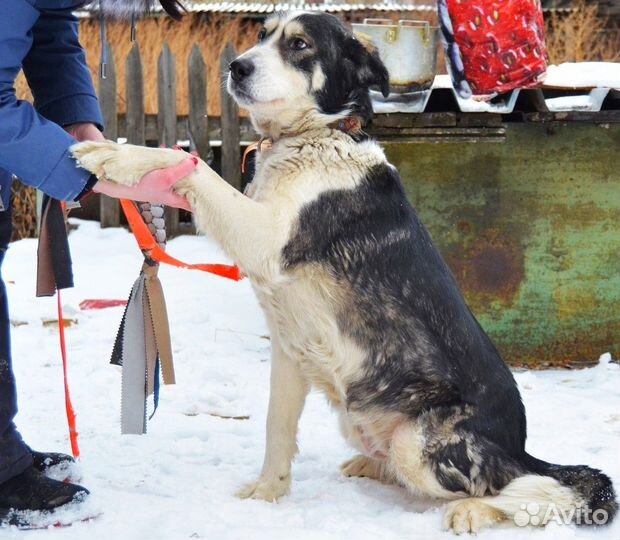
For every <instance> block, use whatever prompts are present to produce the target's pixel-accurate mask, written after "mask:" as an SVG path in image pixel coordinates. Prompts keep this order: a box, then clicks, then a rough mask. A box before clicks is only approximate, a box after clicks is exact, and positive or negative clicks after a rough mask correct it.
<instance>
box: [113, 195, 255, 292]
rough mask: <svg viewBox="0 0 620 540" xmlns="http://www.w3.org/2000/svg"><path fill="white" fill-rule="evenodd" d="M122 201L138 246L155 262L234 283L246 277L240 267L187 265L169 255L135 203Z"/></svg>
mask: <svg viewBox="0 0 620 540" xmlns="http://www.w3.org/2000/svg"><path fill="white" fill-rule="evenodd" d="M120 201H121V207H122V208H123V212H124V213H125V216H126V217H127V222H128V223H129V226H130V227H131V230H132V232H133V235H134V236H135V237H136V240H137V242H138V246H140V249H141V250H142V251H146V252H147V253H148V255H149V256H150V257H151V258H152V259H153V260H155V261H157V262H160V263H164V264H170V265H172V266H176V267H177V268H187V269H188V270H202V271H203V272H209V273H210V274H215V275H216V276H221V277H225V278H228V279H232V280H234V281H239V280H241V279H243V277H244V276H243V274H242V273H241V270H239V267H238V266H233V265H229V264H202V263H199V264H187V263H185V262H183V261H180V260H178V259H175V258H174V257H172V256H171V255H168V253H166V252H165V251H164V250H163V249H162V248H160V247H159V246H158V245H157V242H156V241H155V238H153V235H152V234H151V231H149V229H148V227H147V225H146V223H144V220H143V219H142V216H141V215H140V212H139V211H138V209H137V208H136V205H135V204H134V203H133V201H130V200H127V199H121V200H120Z"/></svg>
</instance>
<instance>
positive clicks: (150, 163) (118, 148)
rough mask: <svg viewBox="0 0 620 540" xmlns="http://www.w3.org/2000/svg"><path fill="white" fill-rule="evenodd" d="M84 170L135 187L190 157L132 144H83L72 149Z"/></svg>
mask: <svg viewBox="0 0 620 540" xmlns="http://www.w3.org/2000/svg"><path fill="white" fill-rule="evenodd" d="M70 151H71V153H72V154H73V157H74V158H75V159H76V160H77V162H78V164H79V166H80V167H82V168H83V169H86V170H87V171H89V172H91V173H93V174H94V175H95V176H96V177H97V178H99V179H105V180H110V181H111V182H115V183H116V184H123V185H126V186H133V185H135V184H137V183H138V182H139V181H140V179H141V178H142V177H143V176H144V175H145V174H146V173H148V172H150V171H153V170H155V169H165V168H168V167H174V166H175V165H178V164H179V163H180V162H181V161H183V160H184V159H187V158H188V157H189V156H188V154H186V153H185V152H179V151H178V150H170V149H167V148H146V147H143V146H134V145H132V144H116V143H114V142H111V141H107V142H81V143H78V144H74V145H73V146H72V147H71V148H70Z"/></svg>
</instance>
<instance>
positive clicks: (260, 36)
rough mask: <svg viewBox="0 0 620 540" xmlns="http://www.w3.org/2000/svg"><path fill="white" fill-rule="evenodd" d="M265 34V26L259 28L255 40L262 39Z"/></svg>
mask: <svg viewBox="0 0 620 540" xmlns="http://www.w3.org/2000/svg"><path fill="white" fill-rule="evenodd" d="M266 35H267V29H266V28H261V29H260V32H259V33H258V37H257V40H258V41H263V39H265V36H266Z"/></svg>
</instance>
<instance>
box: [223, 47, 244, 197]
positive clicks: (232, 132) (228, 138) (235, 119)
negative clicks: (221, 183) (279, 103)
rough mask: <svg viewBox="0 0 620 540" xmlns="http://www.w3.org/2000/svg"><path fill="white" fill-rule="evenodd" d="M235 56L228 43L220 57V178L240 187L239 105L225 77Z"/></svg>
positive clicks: (232, 48)
mask: <svg viewBox="0 0 620 540" xmlns="http://www.w3.org/2000/svg"><path fill="white" fill-rule="evenodd" d="M236 57H237V53H236V51H235V48H234V47H233V46H232V44H231V43H228V44H227V45H226V47H225V48H224V51H223V52H222V56H221V58H220V73H221V77H222V80H221V84H220V90H221V108H222V178H224V180H226V181H227V182H228V183H229V184H231V185H232V186H234V187H236V188H237V189H239V190H240V189H241V148H240V145H239V107H238V106H237V104H236V103H235V101H234V100H233V98H232V97H231V96H230V95H229V94H228V91H227V90H226V84H225V77H227V74H228V66H229V64H230V63H231V62H232V61H233V60H234V59H235V58H236Z"/></svg>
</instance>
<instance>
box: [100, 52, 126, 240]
mask: <svg viewBox="0 0 620 540" xmlns="http://www.w3.org/2000/svg"><path fill="white" fill-rule="evenodd" d="M105 47H106V52H107V56H108V63H107V70H106V77H105V79H104V78H102V77H101V73H100V74H99V104H100V106H101V112H102V113H103V122H104V125H105V132H104V134H105V136H106V138H108V139H110V140H112V141H115V140H116V138H117V136H118V116H117V114H116V69H115V67H114V54H113V52H112V47H111V46H110V44H109V43H106V44H105ZM120 220H121V213H120V205H119V204H118V200H117V199H113V198H111V197H108V196H106V195H100V196H99V223H100V224H101V227H102V228H105V227H118V226H119V225H120Z"/></svg>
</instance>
